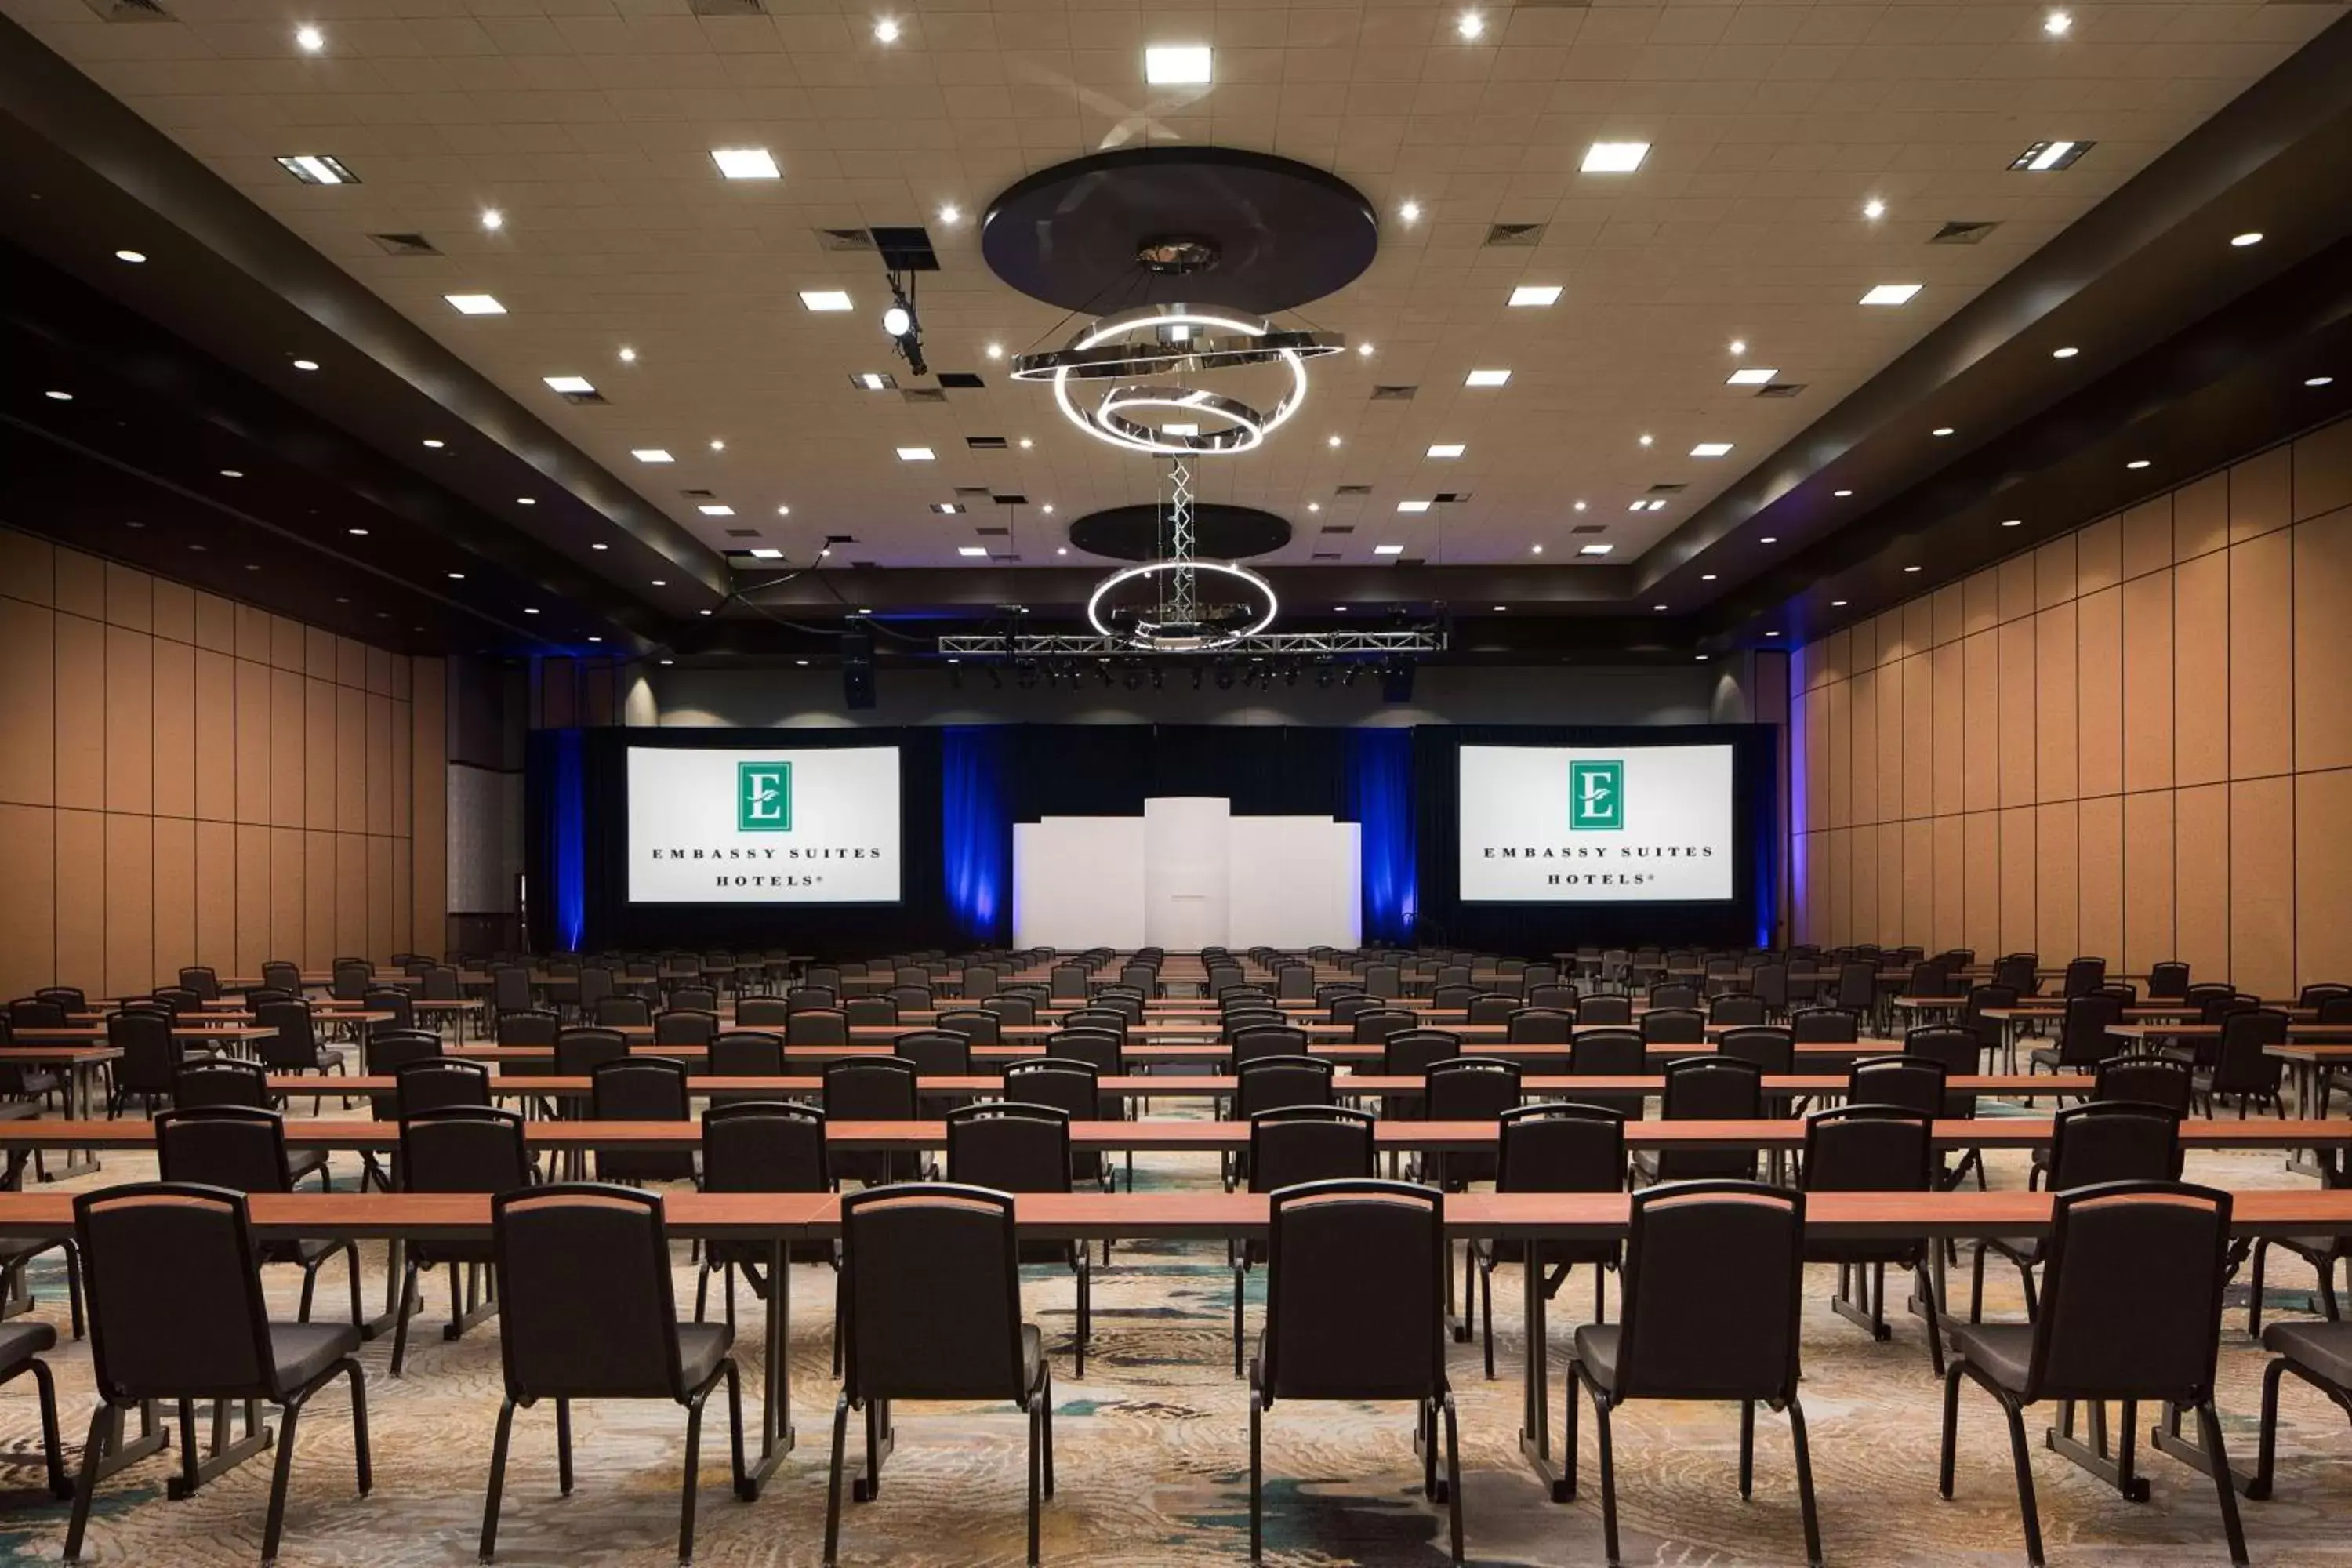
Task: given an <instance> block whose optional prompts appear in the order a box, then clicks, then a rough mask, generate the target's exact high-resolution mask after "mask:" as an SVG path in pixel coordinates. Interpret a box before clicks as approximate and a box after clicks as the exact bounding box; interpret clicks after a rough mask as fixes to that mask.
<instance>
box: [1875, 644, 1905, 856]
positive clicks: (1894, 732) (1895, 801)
mask: <svg viewBox="0 0 2352 1568" xmlns="http://www.w3.org/2000/svg"><path fill="white" fill-rule="evenodd" d="M1903 668H1904V667H1903V665H1901V664H1899V663H1895V664H1887V665H1883V666H1881V667H1880V668H1879V671H1878V722H1877V729H1878V820H1879V821H1881V822H1896V821H1900V820H1901V819H1902V816H1903V754H1904V752H1906V750H1908V749H1909V746H1910V739H1911V738H1910V736H1909V734H1908V733H1907V732H1906V724H1905V722H1904V716H1903V715H1904V703H1903Z"/></svg>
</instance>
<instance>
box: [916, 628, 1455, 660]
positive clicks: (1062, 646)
mask: <svg viewBox="0 0 2352 1568" xmlns="http://www.w3.org/2000/svg"><path fill="white" fill-rule="evenodd" d="M1444 651H1445V634H1444V632H1442V631H1439V630H1436V629H1434V628H1422V629H1415V630H1408V631H1380V632H1373V631H1364V632H1353V631H1333V632H1260V633H1258V634H1257V635H1255V636H1254V637H1236V638H1234V640H1233V641H1231V642H1228V643H1222V644H1220V645H1219V646H1218V647H1216V648H1214V649H1213V650H1200V649H1192V650H1178V649H1156V648H1148V647H1136V646H1135V645H1134V644H1133V643H1131V642H1129V641H1128V640H1126V639H1125V638H1123V637H1063V636H1053V635H1044V634H1040V635H1035V636H1032V635H1029V634H1025V633H1020V634H1014V635H1011V636H1002V635H997V634H989V635H986V636H977V637H941V638H940V653H941V654H943V655H949V656H952V657H954V658H1006V659H1024V658H1179V659H1212V660H1213V659H1219V658H1233V657H1234V656H1236V655H1238V656H1240V657H1242V658H1250V657H1253V656H1255V657H1259V658H1264V657H1265V656H1268V655H1272V654H1281V655H1285V656H1287V657H1290V658H1324V657H1329V658H1417V657H1420V656H1423V655H1426V654H1435V653H1444Z"/></svg>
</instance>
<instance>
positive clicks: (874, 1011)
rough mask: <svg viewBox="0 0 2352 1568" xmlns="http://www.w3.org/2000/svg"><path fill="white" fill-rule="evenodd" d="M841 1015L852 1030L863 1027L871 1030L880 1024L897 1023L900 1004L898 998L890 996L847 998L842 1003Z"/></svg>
mask: <svg viewBox="0 0 2352 1568" xmlns="http://www.w3.org/2000/svg"><path fill="white" fill-rule="evenodd" d="M841 1015H842V1017H843V1019H844V1021H845V1022H846V1023H847V1024H848V1026H850V1027H851V1028H853V1029H855V1028H858V1027H861V1026H862V1027H865V1028H869V1029H870V1028H872V1027H874V1026H877V1025H879V1024H895V1023H897V1022H898V1000H897V998H895V997H890V996H845V997H843V998H842V1002H841Z"/></svg>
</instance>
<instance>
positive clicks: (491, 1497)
mask: <svg viewBox="0 0 2352 1568" xmlns="http://www.w3.org/2000/svg"><path fill="white" fill-rule="evenodd" d="M514 1413H515V1402H514V1400H513V1398H512V1396H509V1397H508V1398H507V1399H506V1400H505V1401H503V1402H502V1403H501V1404H500V1405H499V1431H498V1436H496V1437H494V1438H492V1439H491V1441H490V1488H489V1492H488V1496H487V1497H485V1498H484V1499H483V1501H482V1550H481V1558H482V1561H483V1562H485V1563H488V1561H489V1560H490V1559H491V1557H492V1556H493V1555H495V1554H496V1553H497V1552H498V1549H499V1493H500V1492H501V1491H503V1490H505V1489H506V1482H507V1442H508V1439H509V1438H510V1437H512V1436H514Z"/></svg>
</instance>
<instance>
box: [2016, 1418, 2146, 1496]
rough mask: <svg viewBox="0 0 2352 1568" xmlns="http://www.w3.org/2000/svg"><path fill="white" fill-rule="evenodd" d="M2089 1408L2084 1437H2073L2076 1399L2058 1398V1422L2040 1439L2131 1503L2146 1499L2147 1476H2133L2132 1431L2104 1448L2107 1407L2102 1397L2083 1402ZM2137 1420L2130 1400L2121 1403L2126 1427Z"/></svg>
mask: <svg viewBox="0 0 2352 1568" xmlns="http://www.w3.org/2000/svg"><path fill="white" fill-rule="evenodd" d="M2085 1403H2086V1404H2087V1405H2088V1407H2089V1412H2090V1415H2089V1422H2088V1429H2087V1431H2086V1433H2085V1436H2084V1437H2077V1436H2074V1410H2075V1402H2074V1401H2073V1400H2071V1399H2067V1400H2061V1401H2060V1402H2059V1405H2058V1422H2059V1424H2058V1425H2057V1426H2052V1427H2049V1428H2048V1429H2046V1430H2045V1431H2044V1432H2043V1433H2042V1441H2043V1443H2044V1444H2046V1445H2047V1446H2048V1447H2049V1449H2050V1451H2051V1452H2052V1453H2053V1454H2056V1455H2058V1456H2060V1457H2061V1458H2067V1459H2072V1460H2073V1461H2074V1463H2075V1464H2077V1465H2080V1466H2081V1467H2082V1468H2084V1469H2086V1470H2088V1471H2090V1472H2091V1474H2093V1475H2095V1476H2096V1477H2098V1478H2099V1479H2101V1480H2103V1481H2105V1482H2106V1483H2107V1484H2108V1485H2109V1486H2111V1487H2113V1488H2115V1489H2116V1491H2118V1492H2120V1493H2122V1494H2123V1495H2124V1497H2125V1498H2126V1499H2127V1500H2130V1501H2132V1502H2146V1501H2147V1478H2146V1477H2144V1476H2138V1475H2135V1474H2134V1473H2133V1469H2132V1451H2131V1436H2132V1435H2131V1433H2130V1432H2129V1431H2126V1433H2125V1434H2124V1439H2123V1442H2122V1443H2121V1445H2120V1446H2119V1447H2118V1448H2117V1449H2116V1451H2115V1452H2112V1453H2111V1452H2110V1451H2109V1450H2108V1447H2107V1407H2106V1404H2105V1401H2103V1400H2090V1401H2086V1402H2085ZM2135 1419H2137V1416H2136V1415H2135V1413H2134V1406H2133V1404H2132V1402H2131V1401H2129V1400H2126V1401H2125V1404H2124V1423H2125V1425H2126V1427H2128V1426H2130V1424H2131V1423H2132V1422H2133V1421H2134V1420H2135Z"/></svg>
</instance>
